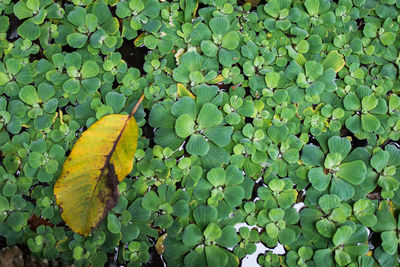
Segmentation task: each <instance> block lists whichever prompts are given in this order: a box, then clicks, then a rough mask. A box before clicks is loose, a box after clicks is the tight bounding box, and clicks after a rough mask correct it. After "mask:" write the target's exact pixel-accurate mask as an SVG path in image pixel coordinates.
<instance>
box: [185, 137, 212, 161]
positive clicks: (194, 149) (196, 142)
mask: <svg viewBox="0 0 400 267" xmlns="http://www.w3.org/2000/svg"><path fill="white" fill-rule="evenodd" d="M209 149H210V145H209V144H208V142H207V141H206V139H205V138H204V137H203V136H202V135H200V134H192V135H191V136H190V138H189V141H188V143H187V144H186V151H187V152H188V153H189V154H192V155H198V156H204V155H205V154H207V152H208V150H209Z"/></svg>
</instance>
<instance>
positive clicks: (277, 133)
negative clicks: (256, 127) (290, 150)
mask: <svg viewBox="0 0 400 267" xmlns="http://www.w3.org/2000/svg"><path fill="white" fill-rule="evenodd" d="M288 132H289V130H288V128H287V127H286V126H285V125H282V126H276V125H272V126H271V127H269V128H268V130H267V133H268V136H269V137H270V138H271V140H272V142H274V144H280V143H282V142H283V141H284V140H285V139H286V137H287V134H288Z"/></svg>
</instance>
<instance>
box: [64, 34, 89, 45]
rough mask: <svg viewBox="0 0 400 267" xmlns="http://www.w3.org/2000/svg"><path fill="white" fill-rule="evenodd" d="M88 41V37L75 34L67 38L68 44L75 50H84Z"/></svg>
mask: <svg viewBox="0 0 400 267" xmlns="http://www.w3.org/2000/svg"><path fill="white" fill-rule="evenodd" d="M87 39H88V37H87V35H84V34H82V33H79V32H74V33H71V34H69V35H68V36H67V43H68V44H69V45H70V46H71V47H73V48H82V47H84V46H85V44H86V41H87Z"/></svg>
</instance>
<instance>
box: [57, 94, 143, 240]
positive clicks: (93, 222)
mask: <svg viewBox="0 0 400 267" xmlns="http://www.w3.org/2000/svg"><path fill="white" fill-rule="evenodd" d="M143 97H144V96H142V97H141V99H140V100H139V101H138V103H137V104H136V106H135V108H134V109H133V110H132V113H131V114H130V115H119V114H113V115H108V116H105V117H103V118H101V119H100V120H98V121H97V122H96V123H94V124H93V125H92V126H90V127H89V129H87V130H86V131H85V132H84V133H83V134H82V136H81V137H80V138H79V140H78V141H77V142H76V143H75V145H74V147H73V148H72V150H71V153H70V154H69V156H68V158H67V160H66V161H65V162H64V165H63V169H62V172H61V174H60V177H59V178H58V180H57V182H56V184H55V186H54V194H55V196H56V202H57V204H58V205H59V206H60V207H61V209H62V213H61V217H62V218H63V219H64V221H65V222H66V223H67V224H68V226H69V227H70V228H71V229H72V231H74V232H76V233H78V234H81V235H84V236H86V235H88V234H90V232H91V231H92V230H93V229H94V228H95V227H96V226H97V225H98V224H99V223H100V222H101V220H103V219H104V217H105V216H106V215H107V213H108V212H109V211H110V210H111V209H112V208H113V207H114V206H115V205H116V204H117V202H118V197H119V193H118V184H119V183H120V182H121V181H122V180H123V179H124V178H125V176H127V175H128V174H129V173H130V172H131V170H132V165H133V157H134V154H135V151H136V147H137V140H138V127H137V124H136V120H135V118H134V117H133V114H134V113H135V111H136V109H137V107H138V106H139V104H140V102H141V101H142V100H143Z"/></svg>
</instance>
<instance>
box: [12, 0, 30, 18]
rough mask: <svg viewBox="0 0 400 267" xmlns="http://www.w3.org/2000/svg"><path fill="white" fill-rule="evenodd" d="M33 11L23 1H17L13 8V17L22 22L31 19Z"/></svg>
mask: <svg viewBox="0 0 400 267" xmlns="http://www.w3.org/2000/svg"><path fill="white" fill-rule="evenodd" d="M32 10H33V9H31V8H28V7H27V5H26V4H25V2H24V1H18V2H17V3H16V4H15V5H14V8H13V11H14V15H15V16H16V17H17V18H18V19H19V20H23V19H26V18H29V17H32V15H33V12H32Z"/></svg>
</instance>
